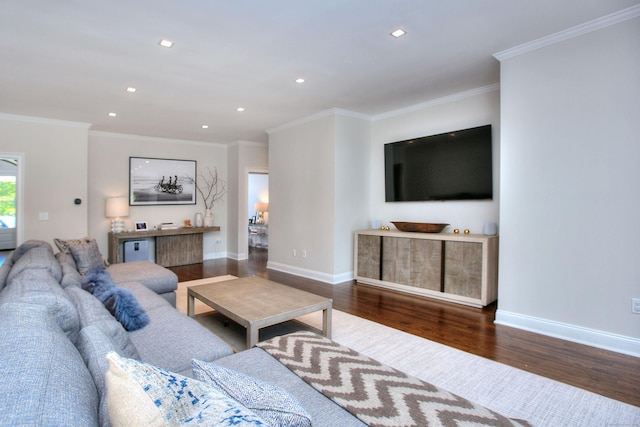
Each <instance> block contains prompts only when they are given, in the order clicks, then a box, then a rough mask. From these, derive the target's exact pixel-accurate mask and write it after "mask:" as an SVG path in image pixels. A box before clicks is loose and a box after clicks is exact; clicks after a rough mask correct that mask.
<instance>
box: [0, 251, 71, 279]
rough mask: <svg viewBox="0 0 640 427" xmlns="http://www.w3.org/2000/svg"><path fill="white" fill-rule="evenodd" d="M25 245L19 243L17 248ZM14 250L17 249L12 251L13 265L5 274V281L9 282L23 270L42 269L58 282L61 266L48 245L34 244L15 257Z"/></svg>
mask: <svg viewBox="0 0 640 427" xmlns="http://www.w3.org/2000/svg"><path fill="white" fill-rule="evenodd" d="M25 245H26V243H25V244H23V245H20V246H19V248H22V247H24V246H25ZM16 251H17V249H16V250H15V251H13V266H12V267H11V271H10V272H9V275H8V276H7V283H11V281H12V280H13V278H14V277H17V276H19V275H21V274H22V273H23V272H25V271H32V270H44V271H46V272H47V273H48V274H49V275H51V277H53V278H54V279H55V281H56V282H57V283H60V279H61V278H62V268H61V267H60V263H59V262H58V261H57V260H56V258H55V257H54V256H53V252H52V251H51V247H50V246H34V247H32V248H30V249H29V250H28V251H27V252H24V253H23V254H22V255H21V256H20V257H16ZM5 286H6V285H5Z"/></svg>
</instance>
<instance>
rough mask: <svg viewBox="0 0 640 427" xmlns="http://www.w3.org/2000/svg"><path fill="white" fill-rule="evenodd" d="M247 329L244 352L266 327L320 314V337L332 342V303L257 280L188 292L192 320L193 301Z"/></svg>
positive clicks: (269, 282) (268, 281) (209, 285)
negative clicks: (202, 303) (318, 312)
mask: <svg viewBox="0 0 640 427" xmlns="http://www.w3.org/2000/svg"><path fill="white" fill-rule="evenodd" d="M195 298H197V299H198V300H200V301H202V302H204V303H205V304H207V305H208V306H209V307H211V308H213V309H214V310H216V311H218V312H220V313H221V314H223V315H225V316H226V317H228V318H229V319H231V320H233V321H234V322H236V323H238V324H240V325H242V326H244V327H245V328H247V348H251V347H253V346H254V345H255V344H256V343H257V342H258V336H259V331H260V329H261V328H264V327H266V326H271V325H275V324H278V323H282V322H286V321H287V320H292V319H295V318H296V317H298V316H302V315H303V314H308V313H313V312H314V311H318V310H322V334H323V335H324V336H325V337H327V338H331V306H332V303H333V300H331V299H330V298H324V297H321V296H319V295H314V294H311V293H309V292H305V291H301V290H299V289H295V288H292V287H290V286H285V285H283V284H280V283H276V282H272V281H270V280H266V279H262V278H260V277H255V276H252V277H243V278H240V279H232V280H226V281H224V282H216V283H208V284H204V285H198V286H190V287H189V288H187V313H188V314H189V316H190V317H193V316H194V304H195V301H194V299H195Z"/></svg>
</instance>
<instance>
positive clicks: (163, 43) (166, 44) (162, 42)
mask: <svg viewBox="0 0 640 427" xmlns="http://www.w3.org/2000/svg"><path fill="white" fill-rule="evenodd" d="M160 46H162V47H171V46H173V42H172V41H171V40H167V39H160Z"/></svg>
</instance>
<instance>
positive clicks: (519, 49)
mask: <svg viewBox="0 0 640 427" xmlns="http://www.w3.org/2000/svg"><path fill="white" fill-rule="evenodd" d="M638 16H640V5H636V6H631V7H629V8H627V9H623V10H620V11H618V12H614V13H611V14H609V15H605V16H602V17H600V18H596V19H593V20H591V21H587V22H585V23H584V24H580V25H576V26H575V27H571V28H568V29H566V30H563V31H559V32H557V33H555V34H551V35H549V36H546V37H541V38H539V39H536V40H532V41H530V42H528V43H523V44H521V45H519V46H515V47H512V48H510V49H506V50H503V51H501V52H498V53H495V54H494V55H493V57H494V58H496V59H497V60H498V61H500V62H502V61H504V60H505V59H509V58H513V57H515V56H519V55H522V54H525V53H528V52H531V51H534V50H536V49H540V48H543V47H546V46H550V45H552V44H556V43H560V42H563V41H565V40H569V39H572V38H574V37H578V36H581V35H584V34H588V33H591V32H593V31H596V30H599V29H601V28H606V27H610V26H612V25H616V24H619V23H621V22H624V21H627V20H629V19H633V18H637V17H638Z"/></svg>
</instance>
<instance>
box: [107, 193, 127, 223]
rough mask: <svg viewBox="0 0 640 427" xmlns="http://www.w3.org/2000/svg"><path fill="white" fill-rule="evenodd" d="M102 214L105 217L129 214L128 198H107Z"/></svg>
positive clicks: (118, 216)
mask: <svg viewBox="0 0 640 427" xmlns="http://www.w3.org/2000/svg"><path fill="white" fill-rule="evenodd" d="M104 215H105V216H106V217H107V218H120V217H124V216H129V199H128V198H126V197H109V198H107V201H106V204H105V209H104Z"/></svg>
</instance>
